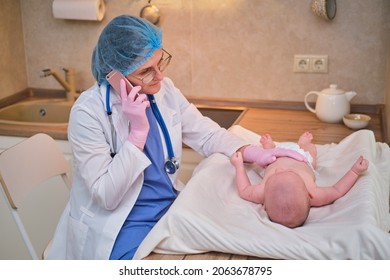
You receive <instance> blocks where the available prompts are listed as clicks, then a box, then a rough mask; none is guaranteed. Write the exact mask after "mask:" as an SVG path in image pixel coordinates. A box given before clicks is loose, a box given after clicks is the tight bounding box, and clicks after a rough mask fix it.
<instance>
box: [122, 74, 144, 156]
mask: <svg viewBox="0 0 390 280" xmlns="http://www.w3.org/2000/svg"><path fill="white" fill-rule="evenodd" d="M120 88H121V91H120V94H121V102H122V112H123V114H125V116H126V118H127V119H128V120H129V122H130V132H129V136H128V139H129V141H130V142H131V143H133V144H134V145H135V146H137V147H138V148H140V149H141V150H143V148H144V146H145V143H146V138H147V136H148V132H149V121H148V117H147V116H146V108H147V107H149V105H150V104H149V100H148V97H147V96H146V94H141V95H138V91H139V90H140V89H141V87H140V86H137V87H135V88H133V90H131V91H130V93H128V92H127V90H126V82H125V80H121V82H120ZM136 95H138V97H136Z"/></svg>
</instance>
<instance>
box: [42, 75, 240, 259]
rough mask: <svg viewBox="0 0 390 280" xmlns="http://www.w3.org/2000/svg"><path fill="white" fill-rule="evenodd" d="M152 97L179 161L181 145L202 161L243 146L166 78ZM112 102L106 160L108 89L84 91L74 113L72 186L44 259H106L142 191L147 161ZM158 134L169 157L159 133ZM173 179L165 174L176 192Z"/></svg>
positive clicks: (113, 99)
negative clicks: (201, 156)
mask: <svg viewBox="0 0 390 280" xmlns="http://www.w3.org/2000/svg"><path fill="white" fill-rule="evenodd" d="M155 98H156V101H157V104H158V107H159V109H160V111H161V114H162V116H163V118H164V121H165V124H166V126H167V128H168V131H169V135H170V137H171V141H172V146H173V149H174V154H175V157H176V158H177V160H178V161H179V162H180V161H181V157H182V143H183V142H184V143H185V144H186V145H188V146H189V147H191V148H193V149H194V150H196V151H197V152H199V153H200V154H202V155H203V156H209V155H211V154H212V153H216V152H220V153H224V154H226V155H227V156H230V155H232V154H233V153H234V152H235V151H236V150H237V149H239V148H240V147H242V146H243V145H246V144H247V142H245V141H243V140H242V139H240V138H239V137H237V136H235V135H234V134H232V133H230V132H228V131H226V130H225V129H223V128H221V127H219V126H218V125H217V124H216V123H215V122H213V121H211V120H210V119H209V118H206V117H203V116H202V115H201V114H200V112H199V111H198V110H197V109H196V107H195V106H194V105H192V104H190V103H189V102H188V100H187V99H186V98H185V97H184V96H183V94H182V93H181V92H180V91H179V90H178V89H177V88H175V86H174V85H173V83H172V81H171V80H170V79H168V78H164V80H163V81H162V84H161V90H160V91H159V92H158V93H157V94H155ZM110 99H111V101H110V103H111V104H110V105H111V108H112V117H113V123H114V127H115V131H116V135H117V137H116V140H115V141H117V151H116V152H117V154H116V156H115V157H114V158H111V156H110V147H111V149H113V146H114V145H113V144H112V141H113V140H112V139H111V126H110V123H109V121H108V117H107V113H106V107H105V100H106V86H104V85H103V86H101V87H99V86H98V85H94V86H93V87H91V88H90V89H88V90H87V91H85V92H83V93H82V94H81V96H80V97H79V98H78V99H77V101H76V102H75V104H74V106H73V108H72V111H71V114H70V121H69V129H68V139H69V141H70V144H71V147H72V150H73V184H72V190H71V193H70V200H69V203H68V205H67V207H66V209H65V210H64V213H63V214H62V216H61V219H60V221H59V224H58V226H57V229H56V232H55V235H54V238H53V243H52V246H51V248H50V250H49V251H48V256H47V258H48V259H108V258H109V256H110V253H111V250H112V247H113V245H114V242H115V239H116V236H117V234H118V232H119V230H120V228H121V226H122V224H123V222H124V220H125V219H126V217H127V215H128V214H129V212H130V210H131V209H132V207H133V205H134V203H135V201H136V199H137V197H138V194H139V192H140V190H141V187H142V183H143V171H144V169H145V168H146V167H147V166H148V165H149V164H150V161H149V159H148V158H147V157H146V155H145V154H144V153H143V152H141V151H140V150H139V149H138V148H136V147H135V146H134V145H133V144H132V143H130V142H129V141H128V140H127V136H128V133H129V125H128V121H127V119H126V117H125V116H124V115H123V114H122V110H121V104H120V100H119V97H118V95H117V94H115V92H114V90H111V94H110ZM160 135H161V141H162V143H163V147H164V153H165V157H166V158H167V149H166V146H165V140H164V137H163V134H162V133H161V130H160ZM179 172H180V169H179ZM177 174H178V172H176V173H175V174H173V175H169V177H170V179H171V180H172V182H173V184H174V186H175V187H176V188H177V187H178V185H179V182H178V180H177Z"/></svg>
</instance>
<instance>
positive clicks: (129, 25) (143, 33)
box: [92, 15, 162, 84]
mask: <svg viewBox="0 0 390 280" xmlns="http://www.w3.org/2000/svg"><path fill="white" fill-rule="evenodd" d="M160 48H162V32H161V30H160V29H159V28H157V27H156V26H154V25H153V24H152V23H150V22H149V21H147V20H144V19H142V18H139V17H134V16H129V15H121V16H118V17H116V18H114V19H113V20H111V21H110V22H109V23H108V25H107V26H106V27H105V28H104V29H103V31H102V33H101V34H100V37H99V40H98V42H97V44H96V47H95V49H94V51H93V53H92V73H93V75H94V77H95V79H96V81H97V82H98V83H99V84H103V83H104V82H105V81H106V75H107V74H108V73H109V72H110V71H111V70H117V71H119V72H121V73H122V74H123V75H125V76H127V75H128V74H130V73H132V72H134V71H135V70H136V69H137V68H138V67H140V66H141V65H143V64H144V63H145V62H146V61H148V60H149V59H150V58H151V57H152V56H153V54H154V52H155V51H156V50H157V49H160Z"/></svg>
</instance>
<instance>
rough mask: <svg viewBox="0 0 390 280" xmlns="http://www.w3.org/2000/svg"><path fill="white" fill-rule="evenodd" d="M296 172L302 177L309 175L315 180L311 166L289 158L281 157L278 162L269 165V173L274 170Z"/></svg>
mask: <svg viewBox="0 0 390 280" xmlns="http://www.w3.org/2000/svg"><path fill="white" fill-rule="evenodd" d="M276 169H278V170H294V171H296V172H297V173H300V174H301V175H309V176H311V177H312V178H314V172H313V169H312V168H311V167H310V166H309V164H308V163H306V162H302V161H297V160H295V159H292V158H289V157H280V158H277V159H276V161H274V162H273V163H271V164H270V165H268V167H267V173H268V172H272V171H274V170H276Z"/></svg>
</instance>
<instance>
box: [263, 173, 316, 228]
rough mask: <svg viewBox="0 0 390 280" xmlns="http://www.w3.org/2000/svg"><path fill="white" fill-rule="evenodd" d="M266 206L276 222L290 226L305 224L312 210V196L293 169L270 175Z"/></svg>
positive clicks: (265, 193)
mask: <svg viewBox="0 0 390 280" xmlns="http://www.w3.org/2000/svg"><path fill="white" fill-rule="evenodd" d="M264 206H265V210H266V211H267V214H268V217H269V218H270V220H271V221H273V222H275V223H279V224H282V225H284V226H286V227H290V228H295V227H299V226H301V225H303V224H304V223H305V221H306V219H307V216H308V215H309V211H310V196H309V193H308V191H307V189H306V186H305V183H304V182H303V180H302V178H301V177H300V176H299V175H298V174H296V173H294V172H291V171H283V172H278V173H275V174H274V175H272V176H270V177H269V178H268V180H267V182H266V184H265V190H264Z"/></svg>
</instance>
